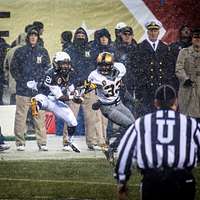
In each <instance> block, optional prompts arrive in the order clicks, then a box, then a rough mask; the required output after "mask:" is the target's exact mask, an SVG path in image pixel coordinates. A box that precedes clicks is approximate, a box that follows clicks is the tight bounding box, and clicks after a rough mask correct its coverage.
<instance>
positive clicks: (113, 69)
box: [88, 52, 135, 149]
mask: <svg viewBox="0 0 200 200" xmlns="http://www.w3.org/2000/svg"><path fill="white" fill-rule="evenodd" d="M125 73H126V68H125V66H124V65H123V64H122V63H118V62H114V58H113V55H112V54H111V53H109V52H103V53H100V54H99V55H98V57H97V69H96V70H94V71H92V72H91V73H90V75H89V77H88V81H89V83H90V85H91V86H92V87H93V88H94V86H95V90H96V95H97V97H98V101H97V102H96V103H95V104H93V109H94V110H95V109H99V108H100V110H101V112H102V114H103V115H104V116H105V117H106V118H108V119H109V120H111V121H112V122H114V123H116V124H117V125H119V127H120V128H122V129H123V131H122V133H123V132H124V131H125V130H126V129H127V128H128V127H129V126H130V125H131V124H132V123H133V122H134V121H135V118H134V116H133V114H132V113H131V111H130V110H129V109H128V108H127V107H125V106H124V104H123V103H122V102H121V100H120V97H119V91H120V85H121V82H122V77H123V76H124V75H125ZM92 87H90V88H92ZM121 135H122V134H121ZM120 138H121V136H120V137H118V138H117V139H116V140H115V142H113V143H112V144H111V145H110V147H111V148H114V149H115V148H116V147H117V145H118V143H119V140H120Z"/></svg>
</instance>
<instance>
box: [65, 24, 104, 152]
mask: <svg viewBox="0 0 200 200" xmlns="http://www.w3.org/2000/svg"><path fill="white" fill-rule="evenodd" d="M64 51H65V52H67V53H68V54H69V55H70V57H71V59H72V66H73V67H74V77H72V80H73V81H74V83H75V85H77V84H78V83H80V82H82V81H83V80H87V77H88V75H89V73H90V72H91V71H92V70H94V69H95V65H93V64H92V62H91V59H92V58H91V54H90V48H89V45H88V36H87V33H86V31H85V30H84V29H83V28H82V27H80V28H78V29H77V30H76V32H75V34H74V40H73V44H72V46H71V47H69V48H67V49H65V50H64ZM95 101H96V96H95V94H94V92H93V93H90V94H88V95H87V96H86V98H85V101H84V103H83V104H82V108H83V112H84V120H85V134H86V143H87V146H88V148H89V149H90V150H95V149H99V148H100V147H101V146H104V145H105V137H106V136H105V133H106V126H107V123H106V122H105V119H104V118H103V117H102V115H101V112H100V111H93V110H92V104H93V103H94V102H95ZM70 107H71V109H72V111H73V112H74V113H75V116H77V115H78V112H79V109H80V105H78V104H75V103H70ZM65 130H66V128H65ZM63 136H64V141H66V139H67V137H66V131H64V134H63ZM65 138H66V139H65Z"/></svg>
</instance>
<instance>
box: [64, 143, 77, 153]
mask: <svg viewBox="0 0 200 200" xmlns="http://www.w3.org/2000/svg"><path fill="white" fill-rule="evenodd" d="M64 146H70V147H71V149H72V150H73V151H74V152H76V153H80V150H79V149H78V148H77V147H76V146H74V145H73V144H72V143H71V142H67V143H66V144H65V145H64Z"/></svg>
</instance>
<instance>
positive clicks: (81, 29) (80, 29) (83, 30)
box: [73, 27, 88, 42]
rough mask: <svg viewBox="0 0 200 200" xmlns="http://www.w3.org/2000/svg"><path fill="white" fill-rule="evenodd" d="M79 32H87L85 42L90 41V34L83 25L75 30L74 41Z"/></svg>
mask: <svg viewBox="0 0 200 200" xmlns="http://www.w3.org/2000/svg"><path fill="white" fill-rule="evenodd" d="M78 33H83V34H85V36H86V37H85V38H86V39H85V42H88V35H87V32H86V31H85V29H84V28H82V27H79V28H78V29H77V30H76V31H75V33H74V40H73V42H76V35H77V34H78Z"/></svg>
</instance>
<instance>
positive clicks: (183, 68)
mask: <svg viewBox="0 0 200 200" xmlns="http://www.w3.org/2000/svg"><path fill="white" fill-rule="evenodd" d="M176 75H177V77H178V79H179V83H180V87H179V93H178V100H179V108H180V112H182V113H183V114H186V115H189V116H192V117H198V118H199V117H200V52H196V51H195V50H194V49H193V46H190V47H188V48H184V49H182V50H181V51H180V53H179V55H178V59H177V63H176ZM187 79H190V80H191V81H193V85H192V86H191V87H185V86H184V85H183V84H184V82H185V80H187Z"/></svg>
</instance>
